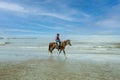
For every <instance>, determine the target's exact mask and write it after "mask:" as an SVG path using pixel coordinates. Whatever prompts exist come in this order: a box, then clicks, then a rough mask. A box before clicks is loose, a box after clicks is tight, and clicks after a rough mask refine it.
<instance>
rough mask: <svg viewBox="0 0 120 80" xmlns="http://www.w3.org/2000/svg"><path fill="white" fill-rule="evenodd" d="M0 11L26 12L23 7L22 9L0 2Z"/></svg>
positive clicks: (18, 6)
mask: <svg viewBox="0 0 120 80" xmlns="http://www.w3.org/2000/svg"><path fill="white" fill-rule="evenodd" d="M0 9H4V10H10V11H17V12H26V10H25V9H24V7H22V6H20V5H18V4H13V3H7V2H0Z"/></svg>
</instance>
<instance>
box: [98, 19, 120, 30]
mask: <svg viewBox="0 0 120 80" xmlns="http://www.w3.org/2000/svg"><path fill="white" fill-rule="evenodd" d="M96 24H97V25H98V26H100V27H106V28H118V27H120V22H119V21H118V20H117V19H111V18H110V19H104V20H101V21H98V22H97V23H96Z"/></svg>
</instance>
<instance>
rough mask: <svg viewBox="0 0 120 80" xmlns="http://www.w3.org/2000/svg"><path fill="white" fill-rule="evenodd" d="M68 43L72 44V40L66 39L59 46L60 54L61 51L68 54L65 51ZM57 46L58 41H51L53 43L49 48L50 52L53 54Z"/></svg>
mask: <svg viewBox="0 0 120 80" xmlns="http://www.w3.org/2000/svg"><path fill="white" fill-rule="evenodd" d="M66 45H70V46H71V42H70V40H65V41H63V42H61V44H60V48H59V55H60V53H61V51H63V53H64V55H65V56H66V53H65V47H66ZM55 48H56V49H57V48H58V46H57V44H56V42H51V43H49V49H48V50H49V52H50V53H51V54H53V53H52V51H53V50H54V49H55Z"/></svg>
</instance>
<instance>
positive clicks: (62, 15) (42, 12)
mask: <svg viewBox="0 0 120 80" xmlns="http://www.w3.org/2000/svg"><path fill="white" fill-rule="evenodd" d="M54 7H55V6H54ZM56 7H57V6H56ZM0 9H2V10H9V11H14V12H20V13H26V15H27V14H29V15H38V16H48V17H54V18H58V19H61V20H66V21H81V20H83V18H85V19H86V18H87V19H88V18H89V17H90V16H89V15H88V14H86V13H84V12H79V11H76V10H74V9H69V8H66V7H63V6H62V7H60V6H59V7H58V9H59V10H61V11H59V10H55V11H52V10H51V9H49V6H48V8H46V6H40V7H39V8H33V7H25V6H22V5H19V4H16V3H8V2H0ZM56 9H57V8H56ZM73 15H80V16H79V17H82V19H81V20H80V18H78V17H76V18H75V17H74V16H73Z"/></svg>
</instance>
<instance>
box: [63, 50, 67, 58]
mask: <svg viewBox="0 0 120 80" xmlns="http://www.w3.org/2000/svg"><path fill="white" fill-rule="evenodd" d="M63 53H64V56H65V57H66V53H65V50H64V49H63Z"/></svg>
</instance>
